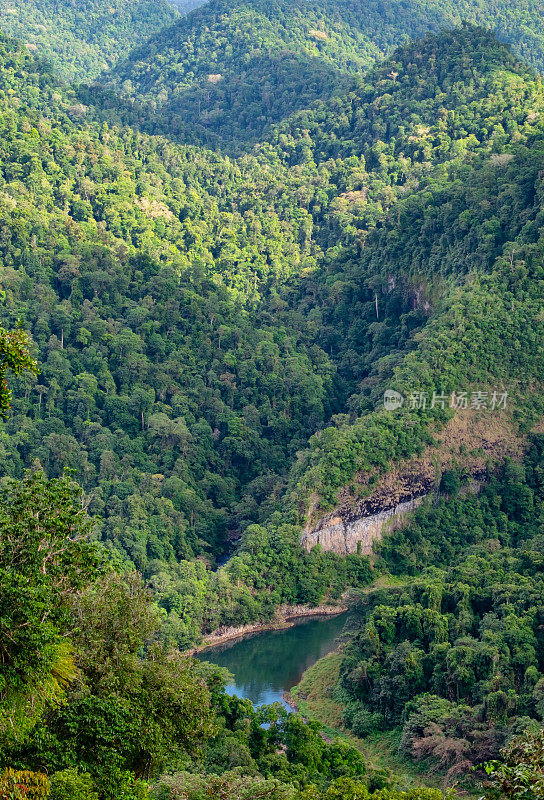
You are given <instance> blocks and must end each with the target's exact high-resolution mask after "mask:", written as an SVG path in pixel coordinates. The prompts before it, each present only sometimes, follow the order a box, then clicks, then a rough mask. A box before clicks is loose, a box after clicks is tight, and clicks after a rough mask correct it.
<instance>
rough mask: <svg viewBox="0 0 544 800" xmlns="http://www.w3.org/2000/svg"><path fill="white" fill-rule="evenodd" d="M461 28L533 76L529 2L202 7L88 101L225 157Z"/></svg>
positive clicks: (295, 2) (538, 34)
mask: <svg viewBox="0 0 544 800" xmlns="http://www.w3.org/2000/svg"><path fill="white" fill-rule="evenodd" d="M465 21H466V22H471V23H475V24H478V25H483V26H485V27H487V28H490V29H492V30H493V31H494V32H495V33H496V35H497V36H498V37H499V38H500V39H501V40H503V41H505V42H508V43H510V44H512V45H513V46H514V50H515V52H516V53H518V54H519V55H520V56H521V57H522V58H523V59H524V61H525V62H526V63H528V64H530V65H531V66H533V67H535V68H536V69H538V70H542V68H543V67H544V17H543V14H542V8H541V6H540V4H539V3H535V2H532V0H527V2H521V3H520V2H512V0H495V1H494V2H492V3H489V2H484V1H483V0H478V1H477V2H466V0H451V1H450V2H440V3H428V2H422V1H421V0H409V2H404V1H402V2H398V1H397V0H394V2H388V3H383V2H381V0H369V1H367V2H364V3H362V2H358V0H322V1H321V2H315V1H314V0H290V2H287V0H238V1H237V2H230V0H212V2H209V3H206V4H205V5H204V6H203V7H202V8H200V9H199V10H198V11H196V12H193V13H191V14H189V15H188V16H187V17H185V18H184V19H181V20H180V21H178V22H176V23H175V24H174V25H172V26H171V27H170V28H166V29H164V30H160V31H159V32H158V33H157V34H156V35H155V36H153V37H151V38H150V40H149V41H148V42H145V43H144V44H142V46H141V47H138V48H136V49H134V50H133V51H132V52H131V53H130V54H129V55H128V57H127V58H126V59H122V60H120V61H119V63H118V64H117V66H116V67H115V69H114V70H113V71H111V72H107V73H105V74H104V75H103V76H102V77H101V80H100V85H101V86H103V87H106V88H107V89H110V90H113V92H114V96H113V98H111V97H108V95H107V94H106V95H105V96H103V95H102V93H101V91H100V90H95V92H94V99H95V100H96V101H98V102H101V103H102V104H103V105H104V106H105V107H106V108H109V109H110V113H112V115H113V116H114V117H115V116H117V117H118V118H121V119H123V120H125V121H130V122H131V123H132V124H138V125H140V126H142V127H143V128H144V129H146V130H148V131H150V132H153V133H157V132H163V133H167V134H169V135H174V136H175V137H176V138H179V139H182V140H183V141H190V142H202V143H204V144H206V145H208V146H221V147H226V148H228V149H229V150H235V151H236V150H239V149H240V146H241V145H243V144H244V142H247V141H248V140H249V141H255V140H258V139H259V138H261V137H262V135H263V134H264V133H265V132H266V131H267V130H268V129H269V127H270V126H271V125H273V124H274V123H277V122H279V121H280V120H282V119H284V118H286V117H287V116H288V115H289V114H291V113H293V112H294V111H296V110H297V109H301V108H308V106H309V104H310V103H311V102H312V101H314V100H317V99H320V98H323V99H328V98H330V97H331V95H340V96H341V95H343V94H344V93H345V91H346V90H347V88H348V87H350V86H357V85H358V84H359V83H360V81H361V78H362V76H363V74H364V73H365V72H366V70H368V68H369V67H370V66H371V64H372V63H373V62H375V61H376V60H377V59H379V58H381V57H383V56H384V55H386V54H390V53H391V52H392V51H393V50H394V49H395V48H396V47H397V46H398V45H400V44H401V43H403V42H405V41H407V40H408V39H409V37H421V36H423V35H424V34H425V33H427V32H429V31H433V32H437V31H440V30H442V29H443V28H450V27H453V26H459V25H461V23H462V22H465ZM422 77H424V73H423V74H422ZM120 99H121V103H120V102H119V101H120Z"/></svg>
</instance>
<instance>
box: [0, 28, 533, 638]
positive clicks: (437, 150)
mask: <svg viewBox="0 0 544 800" xmlns="http://www.w3.org/2000/svg"><path fill="white" fill-rule="evenodd" d="M2 57H3V66H2V70H3V71H2V75H3V84H4V86H5V87H6V89H5V94H4V112H3V115H2V150H1V160H2V179H3V187H2V195H1V197H2V204H3V222H2V225H3V236H2V243H3V244H2V248H3V250H2V257H3V260H4V276H3V280H2V288H3V289H4V291H5V293H6V296H5V301H4V306H3V316H4V318H5V320H6V322H7V323H10V324H15V322H16V321H17V320H18V319H21V321H22V324H23V325H24V326H25V327H27V328H28V329H29V330H30V331H31V332H32V334H33V338H34V341H35V343H36V346H37V348H38V353H37V355H38V361H39V364H40V374H39V376H38V377H37V379H36V380H33V379H31V378H30V377H27V378H25V379H24V380H22V381H21V382H20V383H19V384H18V385H17V386H16V395H15V398H14V402H13V410H12V414H11V417H10V419H9V421H8V422H7V423H6V425H5V427H4V430H3V435H2V469H3V471H4V473H5V474H7V475H12V476H14V477H19V476H21V475H22V472H23V470H24V468H25V467H31V466H41V467H42V468H43V469H44V470H45V471H46V473H47V474H48V475H49V476H52V477H53V476H60V474H61V473H62V471H63V470H64V469H65V468H68V469H71V470H73V475H74V477H75V479H76V480H77V481H78V482H79V483H80V484H81V485H82V486H83V488H84V489H85V491H86V492H88V493H89V494H90V496H91V500H90V510H91V512H92V513H94V514H98V515H99V516H100V518H101V522H100V529H99V532H100V536H101V538H102V539H103V541H105V542H107V543H108V545H109V546H110V547H111V548H112V549H113V550H115V551H120V552H121V553H122V554H123V556H124V557H125V558H127V559H128V560H129V561H130V563H132V564H133V565H135V566H136V567H137V569H139V570H141V571H142V572H143V573H144V575H146V577H152V579H153V583H154V585H155V586H156V591H157V597H158V599H160V600H161V602H162V604H163V605H164V607H165V608H166V609H167V611H168V612H169V613H170V617H169V619H170V623H171V626H172V628H171V632H172V635H173V636H174V637H175V638H176V640H177V641H178V642H180V643H184V644H186V643H188V642H190V641H191V640H194V639H195V638H197V637H198V635H199V631H200V629H201V628H204V629H207V630H210V629H213V627H215V626H216V625H217V624H218V622H220V621H221V620H222V621H224V622H228V621H231V620H237V621H240V622H242V621H248V620H250V619H253V618H255V617H258V616H260V615H266V614H268V613H270V609H271V608H273V607H274V605H275V604H277V603H280V602H308V601H309V602H319V600H320V599H321V598H323V597H324V596H325V595H326V593H327V591H333V593H336V594H338V593H339V592H340V591H341V590H342V587H343V586H346V585H349V583H350V581H351V582H353V581H354V580H355V582H363V583H365V582H366V581H368V579H369V577H368V567H367V565H366V562H365V560H364V559H357V558H356V557H354V563H353V564H350V563H347V564H346V562H342V560H341V559H340V560H338V559H335V558H334V557H333V556H332V555H331V554H326V555H322V556H318V555H316V554H313V555H312V554H310V555H309V556H307V557H306V556H303V555H302V553H301V552H300V548H299V546H298V535H299V534H298V528H297V524H298V522H299V520H300V518H301V517H300V516H299V515H300V514H301V512H302V514H304V513H305V510H306V507H307V506H308V504H309V502H310V498H313V500H312V502H313V503H314V505H315V498H316V497H317V498H318V499H319V498H320V503H321V506H322V507H324V508H325V507H330V506H331V505H333V504H334V501H335V493H336V491H337V490H338V489H340V488H341V487H343V486H344V485H346V484H348V483H349V482H350V481H352V479H353V478H356V476H357V472H358V471H359V473H360V472H361V471H362V472H365V473H369V474H371V473H372V471H374V473H375V474H376V475H377V473H378V472H380V471H383V470H384V469H385V468H386V466H387V464H388V463H391V461H392V460H394V459H398V458H400V457H406V456H409V455H410V454H412V453H416V452H419V451H420V450H421V448H422V447H423V446H424V445H425V444H426V443H427V442H428V441H430V434H429V423H430V422H434V423H437V422H438V423H440V422H441V421H444V418H445V416H446V414H447V412H443V411H441V410H440V409H434V410H430V409H427V410H421V411H416V412H415V413H414V412H411V411H410V410H409V409H408V410H405V411H403V412H401V413H399V414H397V415H392V414H386V413H385V412H381V413H376V412H374V411H373V409H374V406H375V404H376V400H377V398H378V397H380V398H381V394H382V393H383V389H384V387H387V386H397V387H399V388H400V389H402V390H404V391H405V392H406V393H408V392H409V391H411V390H412V389H413V390H418V389H419V390H420V391H422V390H425V391H431V392H432V390H433V388H437V390H438V389H444V391H450V390H452V388H459V386H458V384H459V383H460V384H463V385H464V384H466V383H470V384H471V385H472V384H473V383H474V382H476V381H481V382H485V383H486V388H489V387H488V386H487V384H489V383H490V382H491V381H493V382H494V384H496V383H497V382H499V383H501V386H502V385H503V384H507V385H508V386H509V387H510V388H512V387H513V385H514V382H515V378H516V379H517V380H518V381H520V380H521V376H523V377H524V379H525V380H526V381H527V382H529V381H531V382H534V381H535V380H539V379H540V377H541V374H540V372H541V351H540V342H541V336H540V334H539V332H538V330H539V326H540V325H541V324H542V323H541V320H540V316H539V314H538V308H539V303H540V302H541V300H540V294H539V292H540V291H541V286H540V282H539V281H538V280H535V279H534V278H535V276H536V275H537V274H538V270H539V269H540V267H539V261H538V214H539V196H540V195H539V191H540V189H539V187H540V183H539V177H538V176H539V171H540V164H541V154H540V153H541V151H540V145H539V141H540V126H541V109H542V107H543V93H542V86H541V83H540V80H538V79H535V78H534V77H533V76H532V75H531V74H530V73H529V72H528V71H527V70H526V69H525V68H524V67H522V66H521V65H520V64H519V63H518V62H517V61H515V59H514V58H513V57H512V56H511V55H510V54H509V53H508V51H507V50H506V49H505V48H504V47H503V46H502V45H499V44H498V43H497V42H496V41H495V40H494V39H493V38H492V37H491V36H490V35H489V34H487V33H484V32H482V31H479V30H475V29H471V28H467V29H465V30H461V31H458V32H454V33H451V34H443V35H442V36H440V37H438V38H437V37H430V38H428V39H427V40H425V41H423V42H420V43H418V44H417V45H407V46H406V47H405V48H403V49H401V50H399V51H397V53H396V54H395V57H394V59H393V60H392V61H389V62H386V63H385V64H384V65H383V66H380V67H379V68H376V69H375V70H374V71H373V72H372V73H370V74H369V76H368V79H367V80H366V81H365V83H364V84H363V85H362V86H361V88H360V89H359V90H358V91H357V92H354V93H351V94H349V95H347V96H346V97H345V98H344V99H339V100H336V101H331V102H330V103H328V104H322V105H318V106H317V107H316V108H315V109H313V110H312V111H311V112H304V113H302V114H301V115H300V116H295V117H293V119H292V120H290V121H289V122H288V123H285V124H284V125H283V126H281V127H280V128H278V129H277V130H276V131H275V132H274V133H273V134H272V136H271V138H270V141H268V142H265V143H263V144H262V145H260V146H259V147H258V148H256V149H255V151H254V153H253V154H252V155H246V156H244V157H242V158H240V159H238V160H231V159H229V158H225V157H223V156H220V155H217V154H213V153H210V152H209V151H205V150H202V149H197V148H193V147H187V146H179V145H175V144H172V143H169V142H168V141H166V140H163V139H159V138H153V137H148V136H146V135H145V134H140V133H135V132H134V131H133V130H131V129H130V128H110V127H108V125H106V124H104V123H98V122H96V121H94V119H95V116H93V111H92V109H89V108H85V107H83V106H82V105H81V104H80V103H78V102H77V100H76V97H75V96H74V95H73V94H70V93H69V92H64V91H61V90H60V89H59V87H58V85H57V84H56V83H55V81H54V79H53V78H52V77H51V75H50V74H49V73H48V72H47V71H45V72H44V71H43V70H42V69H41V68H40V67H38V66H37V65H36V63H35V62H34V61H33V60H32V57H31V56H29V55H28V54H25V53H24V51H23V50H22V49H18V48H17V47H16V46H14V45H12V44H10V43H9V42H4V43H3V56H2ZM429 64H434V65H435V66H434V71H432V72H431V71H429V69H428V65H429ZM423 65H425V68H426V72H425V71H424V68H423ZM87 118H88V121H86V119H87ZM444 192H446V193H447V197H448V198H449V200H448V202H445V201H444V199H443V198H444V196H445V195H444ZM482 194H483V195H484V198H483V199H482ZM494 208H496V215H497V216H494V214H493V209H494ZM407 215H408V217H409V219H410V225H409V226H408V225H407V224H406V218H407ZM429 219H432V223H431V222H429ZM471 223H472V224H471ZM418 226H419V227H418ZM429 226H430V228H429ZM421 227H423V232H421V233H420V232H419V231H420V229H421ZM442 231H444V233H442ZM435 232H436V236H435ZM512 242H516V244H515V246H514V245H513V244H512ZM518 250H519V256H518V255H517V253H518ZM503 253H504V254H505V256H504V257H503ZM512 253H513V255H512V258H511V257H510V256H511V254H512ZM388 258H390V259H391V263H388V260H387V259H388ZM416 258H417V261H416V260H415V259H416ZM460 260H461V263H460ZM437 264H440V268H439V269H438V268H437V266H436V265H437ZM434 276H436V277H438V276H439V280H434V281H433V286H432V288H430V279H431V278H433V277H434ZM376 304H377V310H376ZM482 308H488V313H487V314H485V315H482V314H481V309H482ZM452 309H453V310H454V312H455V313H454V314H452V313H451V311H452ZM506 317H508V318H506ZM469 320H471V324H470V325H468V324H467V323H468V321H469ZM476 354H479V356H478V361H477V363H476V364H475V357H476ZM395 370H396V372H395ZM414 375H417V376H418V385H414ZM514 376H515V378H514ZM361 381H362V383H361ZM523 392H524V390H523V385H522V384H521V383H520V391H519V392H518V396H517V398H516V404H517V414H518V415H519V414H520V413H521V414H525V417H526V419H529V418H530V413H532V412H531V411H530V409H527V408H526V407H525V406H523V403H522V399H523V397H522V396H523ZM534 405H535V402H533V406H534ZM536 405H537V406H538V403H536ZM363 412H364V415H363V416H360V415H361V413H363ZM368 413H370V416H368ZM334 415H336V416H334ZM331 417H333V418H334V423H335V424H334V426H333V427H326V426H327V425H328V423H329V421H330V420H331ZM322 429H324V430H323V432H322V433H317V434H316V431H320V430H322ZM312 434H316V435H315V436H313V438H312V439H311V446H310V449H309V450H308V449H307V445H306V443H307V440H308V437H310V436H312ZM295 462H296V464H295ZM293 464H295V466H294V468H293V469H292V470H291V467H292V465H293ZM290 470H291V473H290ZM289 473H290V474H289ZM286 482H288V486H289V493H290V495H291V498H292V499H291V500H290V502H289V504H287V505H286V503H285V501H284V500H282V495H283V494H284V491H285V486H286ZM280 508H281V510H282V514H281V515H280V514H276V515H275V516H274V512H276V511H277V510H278V509H280ZM265 522H266V523H267V527H265V528H262V527H259V528H257V529H254V528H251V527H250V528H249V529H248V531H247V533H245V534H244V531H246V529H247V528H248V525H249V526H251V525H255V524H258V525H262V524H263V523H265ZM282 526H283V527H282ZM241 534H244V539H243V542H244V547H243V551H242V553H243V554H242V556H241V557H237V558H236V559H233V561H232V562H231V563H230V564H229V566H228V568H227V569H226V570H223V571H221V572H220V573H217V574H210V573H209V572H207V571H206V569H205V567H204V565H203V564H202V563H201V562H197V563H196V564H195V563H191V562H190V559H192V558H193V557H194V556H197V555H205V556H207V558H208V560H209V561H211V562H212V563H213V559H214V557H215V556H216V555H217V554H219V553H220V552H221V551H222V549H223V547H224V546H225V542H226V541H227V540H228V539H229V538H232V537H239V536H240V535H241ZM188 559H189V560H188ZM291 563H295V564H297V568H296V569H293V570H290V571H288V570H287V569H286V566H287V565H288V564H291ZM354 576H356V577H354ZM263 586H267V588H268V593H267V594H266V595H263V594H262V593H261V592H260V591H259V589H260V587H263ZM219 598H220V599H219Z"/></svg>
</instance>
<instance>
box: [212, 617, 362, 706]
mask: <svg viewBox="0 0 544 800" xmlns="http://www.w3.org/2000/svg"><path fill="white" fill-rule="evenodd" d="M351 620H352V615H351V614H350V613H349V612H345V613H343V614H338V615H337V616H334V617H305V618H302V619H300V620H296V621H295V624H294V625H293V626H292V627H290V628H285V629H283V630H278V631H264V632H262V633H255V634H252V635H250V636H246V637H244V638H243V639H237V640H234V641H232V642H227V643H226V644H223V645H219V646H217V647H213V648H209V649H208V650H205V651H204V652H202V653H200V654H199V655H198V658H200V659H201V660H202V661H211V662H212V663H213V664H217V665H218V666H220V667H226V668H227V669H228V670H229V672H231V673H232V675H233V676H234V680H233V682H232V683H231V684H230V685H229V686H227V692H228V693H229V694H235V695H238V697H244V698H247V699H249V700H251V701H252V703H253V704H254V705H255V706H258V705H263V704H268V703H274V702H276V701H278V702H281V703H283V705H286V703H285V701H284V700H282V695H283V693H284V692H286V691H289V689H292V688H293V686H295V685H296V684H297V683H298V682H299V680H300V678H301V676H302V673H303V672H304V670H306V669H308V667H311V666H312V664H315V662H316V661H317V660H318V659H320V658H322V657H323V656H325V655H327V653H330V652H331V650H334V649H335V648H336V647H337V646H338V643H339V638H340V637H341V636H342V633H343V631H344V628H345V626H346V624H349V623H350V622H351Z"/></svg>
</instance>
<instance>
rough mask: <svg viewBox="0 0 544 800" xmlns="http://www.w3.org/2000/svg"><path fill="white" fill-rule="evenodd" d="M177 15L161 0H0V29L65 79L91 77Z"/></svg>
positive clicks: (86, 78)
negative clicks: (77, 0) (50, 65)
mask: <svg viewBox="0 0 544 800" xmlns="http://www.w3.org/2000/svg"><path fill="white" fill-rule="evenodd" d="M177 16H179V15H178V13H177V12H176V10H175V9H174V8H173V7H172V5H171V4H170V3H168V2H167V0H107V2H106V0H84V2H73V0H0V29H1V30H3V31H4V32H5V33H7V34H9V35H10V36H13V37H15V38H17V39H21V40H22V41H23V42H24V43H25V45H26V47H27V48H28V49H29V50H30V51H31V52H33V53H35V54H36V55H37V56H40V57H42V58H45V59H47V60H48V61H49V62H51V63H52V64H53V66H54V67H55V69H56V70H57V71H58V72H59V73H60V74H61V75H63V76H64V77H65V78H68V79H70V80H74V79H75V80H79V81H81V80H92V79H93V78H94V77H96V76H97V75H98V74H99V73H100V72H103V71H104V70H105V69H108V68H109V67H112V66H113V65H114V64H115V62H116V61H117V60H118V58H119V56H120V55H121V54H122V53H126V51H127V50H129V49H131V48H132V47H134V46H136V45H137V44H139V43H140V42H143V41H145V40H146V39H147V38H148V37H149V36H151V35H152V34H153V33H155V32H156V31H158V30H160V29H161V28H162V27H164V26H165V25H170V24H171V23H172V22H173V21H174V20H175V18H176V17H177Z"/></svg>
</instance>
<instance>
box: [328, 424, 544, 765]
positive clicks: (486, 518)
mask: <svg viewBox="0 0 544 800" xmlns="http://www.w3.org/2000/svg"><path fill="white" fill-rule="evenodd" d="M543 444H544V443H543V439H542V435H537V436H535V437H534V439H533V444H532V447H531V449H530V451H529V453H528V455H527V457H526V461H525V464H524V465H523V467H522V466H520V465H516V464H506V466H505V467H504V469H503V472H502V474H500V475H499V476H498V477H490V478H489V480H488V483H487V485H486V487H485V488H484V489H483V490H482V491H481V492H480V494H477V495H476V494H468V495H466V496H464V497H457V498H455V499H449V500H446V499H443V500H440V501H439V502H438V503H437V505H436V506H434V507H424V508H421V509H420V510H418V511H417V512H416V515H415V519H414V522H412V523H411V524H410V525H409V526H408V527H407V528H406V529H405V530H404V531H396V532H394V533H392V534H390V535H389V536H388V537H387V538H386V539H384V541H383V542H382V543H381V545H380V547H379V553H380V557H381V559H382V560H383V562H384V565H386V566H387V567H388V569H389V570H390V571H391V572H392V573H393V574H397V575H406V574H415V575H417V576H418V577H417V578H415V579H413V580H412V581H410V582H408V583H407V584H406V585H405V586H403V587H399V588H396V589H390V590H381V591H379V592H376V596H375V599H374V598H372V595H371V596H370V599H369V602H370V605H371V610H370V611H369V614H368V617H367V621H366V623H365V626H364V628H363V630H362V631H361V633H360V634H359V636H358V637H357V638H356V639H355V640H354V642H353V643H352V644H351V645H350V647H349V649H348V650H347V651H346V656H345V659H344V663H343V667H342V677H341V692H342V693H343V694H342V696H343V697H345V699H347V700H348V705H347V713H346V719H347V722H348V723H349V724H350V726H351V727H353V729H354V730H355V731H357V732H359V733H360V734H365V735H366V734H368V733H370V732H371V731H372V730H379V729H380V728H382V727H391V726H395V725H398V724H399V723H402V724H403V726H404V727H403V738H402V744H401V747H402V749H403V750H404V752H405V753H407V754H409V755H411V756H412V757H413V758H415V759H423V760H427V761H429V762H430V763H437V764H439V765H440V767H442V768H449V769H451V770H452V771H453V772H455V773H466V771H467V769H468V767H469V766H470V765H471V764H477V763H479V762H481V761H484V760H486V759H489V758H493V757H496V756H497V754H498V751H499V748H500V747H501V746H502V745H503V744H504V742H505V741H506V740H507V739H508V737H509V736H511V735H512V733H516V732H519V731H521V730H524V729H529V730H531V729H535V728H537V727H538V726H539V725H541V720H542V706H541V704H540V698H541V686H542V685H543V684H544V681H542V673H543V671H544V661H543V652H544V651H543V642H542V631H541V620H542V618H543V615H544V607H543V606H542V596H543V587H542V574H541V561H542V559H541V550H542V521H543V518H544V517H543V506H542V503H543V499H544V498H543V495H542V485H541V482H540V480H539V479H538V478H537V476H538V475H539V473H540V468H541V464H542V458H543Z"/></svg>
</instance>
